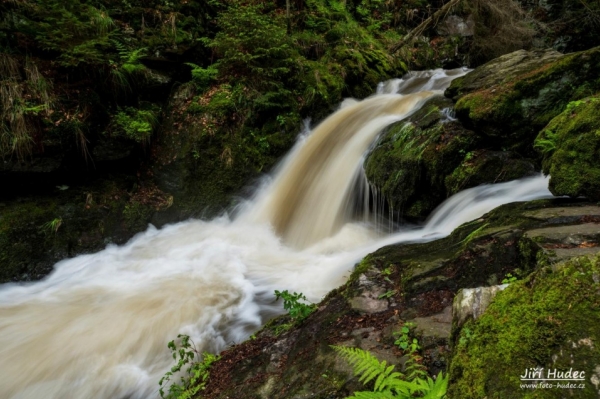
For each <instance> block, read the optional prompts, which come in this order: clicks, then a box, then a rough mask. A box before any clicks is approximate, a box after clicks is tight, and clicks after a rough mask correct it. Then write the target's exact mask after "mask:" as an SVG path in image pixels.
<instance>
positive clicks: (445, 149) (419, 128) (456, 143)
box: [365, 96, 477, 218]
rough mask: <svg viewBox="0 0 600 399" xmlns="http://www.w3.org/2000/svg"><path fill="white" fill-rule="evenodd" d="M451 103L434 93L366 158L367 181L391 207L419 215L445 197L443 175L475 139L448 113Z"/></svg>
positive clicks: (460, 159) (395, 210)
mask: <svg viewBox="0 0 600 399" xmlns="http://www.w3.org/2000/svg"><path fill="white" fill-rule="evenodd" d="M451 108H452V102H451V101H450V100H448V99H446V98H443V97H441V96H439V97H434V98H432V99H431V100H429V101H427V102H426V103H425V105H423V107H422V108H421V109H419V110H418V111H417V112H415V113H414V114H413V115H411V116H410V117H409V118H407V119H406V120H403V121H400V122H397V123H395V124H393V125H391V126H390V127H389V128H387V129H386V131H385V132H384V133H383V134H382V136H381V138H380V140H379V141H378V142H377V145H376V146H375V147H374V148H373V150H372V151H371V152H370V153H369V155H368V157H367V159H366V160H365V170H366V175H367V179H368V180H369V182H371V183H372V184H373V185H374V186H376V187H377V189H378V190H379V192H380V194H381V195H382V196H383V197H384V198H385V199H386V200H387V202H388V204H389V207H390V211H391V212H397V213H399V214H400V215H401V216H403V217H409V218H424V217H426V216H427V215H428V214H429V213H430V212H431V211H432V210H433V209H434V208H435V207H436V206H437V205H439V204H440V203H441V202H442V201H443V200H444V199H445V198H446V193H445V187H444V179H445V177H446V175H447V173H448V171H452V170H453V169H454V168H455V167H457V166H458V165H459V164H460V162H461V161H462V159H463V156H464V154H465V153H466V152H468V151H469V150H470V149H472V148H474V145H475V143H476V141H477V139H476V137H475V135H474V134H473V132H471V131H469V130H466V129H464V128H463V127H462V125H461V124H460V123H459V122H457V121H455V120H453V119H452V118H451V117H448V112H449V111H451Z"/></svg>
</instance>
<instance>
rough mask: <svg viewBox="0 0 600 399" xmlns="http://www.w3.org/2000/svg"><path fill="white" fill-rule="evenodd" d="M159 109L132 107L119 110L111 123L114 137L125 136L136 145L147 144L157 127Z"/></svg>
mask: <svg viewBox="0 0 600 399" xmlns="http://www.w3.org/2000/svg"><path fill="white" fill-rule="evenodd" d="M158 113H159V109H158V107H156V106H150V107H149V108H147V109H141V108H140V109H138V108H133V107H125V108H119V111H118V112H117V114H116V115H115V118H114V121H113V127H114V128H113V130H114V132H115V133H116V135H119V136H125V137H127V138H129V139H132V140H135V141H137V142H138V143H142V144H143V143H147V142H149V141H150V137H151V136H152V133H153V131H154V128H155V127H156V126H157V125H158V117H157V115H158Z"/></svg>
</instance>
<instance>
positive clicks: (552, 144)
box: [533, 129, 558, 154]
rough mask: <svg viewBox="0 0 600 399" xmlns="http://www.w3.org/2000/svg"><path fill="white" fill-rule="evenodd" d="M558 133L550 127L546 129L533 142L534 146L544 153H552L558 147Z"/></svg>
mask: <svg viewBox="0 0 600 399" xmlns="http://www.w3.org/2000/svg"><path fill="white" fill-rule="evenodd" d="M557 139H558V134H557V133H554V132H553V131H551V130H549V129H545V130H544V131H543V132H542V133H541V134H540V135H539V136H538V138H537V139H536V140H535V142H534V143H533V148H535V149H536V150H538V151H540V152H541V153H542V154H550V153H552V152H554V150H555V149H556V141H557Z"/></svg>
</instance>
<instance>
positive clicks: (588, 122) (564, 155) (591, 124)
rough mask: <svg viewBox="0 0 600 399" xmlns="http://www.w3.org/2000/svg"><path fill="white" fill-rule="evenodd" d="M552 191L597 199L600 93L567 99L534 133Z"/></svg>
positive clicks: (599, 187)
mask: <svg viewBox="0 0 600 399" xmlns="http://www.w3.org/2000/svg"><path fill="white" fill-rule="evenodd" d="M535 146H536V148H537V149H539V150H540V151H541V152H542V155H543V171H544V173H546V174H550V176H551V177H550V185H549V188H550V191H552V193H553V194H554V195H568V196H571V197H578V196H584V197H587V198H589V199H590V200H592V201H600V97H599V96H594V97H588V98H585V99H583V100H577V101H573V102H570V103H569V104H568V105H567V108H566V110H565V111H564V112H562V113H561V114H560V115H558V116H557V117H555V118H554V119H552V121H550V123H549V124H548V125H547V126H546V127H545V128H544V129H543V130H542V131H541V132H540V134H539V135H538V137H537V139H536V141H535Z"/></svg>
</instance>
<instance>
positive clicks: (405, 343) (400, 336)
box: [394, 322, 415, 350]
mask: <svg viewBox="0 0 600 399" xmlns="http://www.w3.org/2000/svg"><path fill="white" fill-rule="evenodd" d="M414 326H415V323H411V322H406V323H404V325H403V326H402V328H401V329H400V331H399V332H395V333H394V337H395V338H396V341H394V345H396V346H397V347H398V348H400V349H402V350H406V349H407V348H408V347H409V345H410V337H409V333H410V329H411V328H413V327H414Z"/></svg>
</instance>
